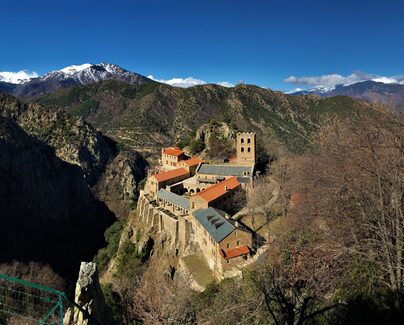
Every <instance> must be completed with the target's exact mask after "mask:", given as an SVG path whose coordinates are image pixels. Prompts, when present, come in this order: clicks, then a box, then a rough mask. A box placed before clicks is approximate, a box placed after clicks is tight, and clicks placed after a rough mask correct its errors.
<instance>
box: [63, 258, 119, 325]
mask: <svg viewBox="0 0 404 325" xmlns="http://www.w3.org/2000/svg"><path fill="white" fill-rule="evenodd" d="M74 301H75V303H76V304H77V305H79V306H80V307H81V308H82V309H83V310H85V311H86V313H84V312H83V311H82V310H79V309H78V308H77V307H71V308H69V309H68V310H67V311H66V314H65V318H64V324H66V325H101V324H102V325H109V324H112V323H113V321H112V312H111V310H110V308H109V306H108V305H107V304H106V303H105V298H104V294H103V292H102V290H101V286H100V282H99V278H98V271H97V266H96V264H95V263H86V262H82V263H81V265H80V273H79V278H78V280H77V283H76V290H75V297H74Z"/></svg>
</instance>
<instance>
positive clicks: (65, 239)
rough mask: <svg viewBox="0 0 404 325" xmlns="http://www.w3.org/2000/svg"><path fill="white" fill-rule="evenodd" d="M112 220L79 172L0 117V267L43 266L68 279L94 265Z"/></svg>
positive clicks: (48, 147)
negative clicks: (84, 263)
mask: <svg viewBox="0 0 404 325" xmlns="http://www.w3.org/2000/svg"><path fill="white" fill-rule="evenodd" d="M114 220H115V218H114V216H113V214H112V213H111V212H110V211H109V209H108V208H107V207H106V205H105V204H104V203H102V202H99V201H98V200H96V199H95V198H94V196H93V195H92V193H91V191H90V188H89V187H88V184H87V183H86V182H85V180H84V178H83V172H82V170H81V168H80V167H79V166H76V165H72V164H69V163H67V162H65V161H63V160H61V159H60V158H59V157H57V156H56V154H55V150H54V149H53V148H52V147H50V146H48V145H46V144H45V143H43V142H42V141H40V140H37V139H36V138H34V137H33V136H31V135H29V134H27V133H26V132H25V131H24V130H23V129H22V128H21V127H20V126H19V125H17V123H15V122H14V121H13V120H11V119H6V118H3V117H0V224H1V227H0V262H2V261H11V260H20V261H41V262H45V263H49V264H51V265H52V267H53V268H54V269H55V271H56V272H59V273H60V274H62V275H63V276H65V277H67V278H72V277H75V276H76V274H77V268H78V262H79V261H81V260H83V259H92V257H93V256H94V254H95V253H96V252H97V250H98V248H99V247H100V246H102V245H103V244H104V236H103V233H104V231H105V229H106V228H107V227H108V226H109V225H110V224H112V223H113V221H114Z"/></svg>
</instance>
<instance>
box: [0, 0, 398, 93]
mask: <svg viewBox="0 0 404 325" xmlns="http://www.w3.org/2000/svg"><path fill="white" fill-rule="evenodd" d="M0 31H1V34H0V71H9V72H10V71H11V72H16V71H20V70H27V71H35V72H36V73H38V74H39V75H41V74H43V73H45V72H48V71H50V70H55V69H60V68H63V67H65V66H68V65H72V64H82V63H86V62H90V63H99V62H104V61H106V62H111V63H115V64H118V65H120V66H122V67H124V68H126V69H128V70H130V71H135V72H138V73H141V74H144V75H153V76H154V78H157V79H164V80H168V79H171V78H173V77H178V78H186V77H190V76H192V77H194V78H197V79H200V80H204V81H206V82H219V81H227V82H230V83H232V84H235V83H237V82H238V81H240V80H242V81H244V82H245V83H251V84H257V85H260V86H265V87H270V88H273V89H279V90H288V89H292V88H295V87H303V88H307V87H311V86H314V85H316V84H323V85H332V83H333V82H334V83H335V81H333V80H342V81H344V80H348V81H349V80H351V79H352V80H356V79H355V78H359V79H360V78H362V77H363V78H365V79H366V78H371V77H375V78H376V77H377V78H380V77H392V76H398V75H403V74H404V0H380V1H372V0H366V1H365V0H350V1H346V0H333V1H328V0H323V1H317V0H267V1H264V0H261V1H260V0H244V1H241V0H203V1H202V0H201V1H196V0H184V1H182V0H181V1H170V0H161V1H157V0H147V1H144V0H143V1H135V0H132V1H130V0H97V1H96V0H0ZM329 75H338V76H339V77H341V78H342V79H341V78H339V77H335V76H334V77H332V76H329ZM290 76H294V77H295V78H289V79H287V78H288V77H290ZM319 76H324V77H323V78H322V79H321V78H320V79H319ZM350 76H351V79H349V78H350ZM358 76H359V77H358ZM361 76H362V77H361ZM305 77H313V78H317V79H308V78H305ZM344 78H346V79H344ZM285 79H287V80H288V81H289V82H285V81H284V80H285Z"/></svg>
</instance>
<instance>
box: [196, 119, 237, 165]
mask: <svg viewBox="0 0 404 325" xmlns="http://www.w3.org/2000/svg"><path fill="white" fill-rule="evenodd" d="M236 133H237V131H236V130H235V129H234V128H233V127H231V126H230V125H228V124H227V123H225V122H216V121H211V122H209V123H207V124H204V125H202V126H201V127H200V128H199V129H198V130H197V131H196V135H195V139H196V140H200V141H203V143H204V144H205V149H204V150H203V151H202V152H201V153H200V156H201V158H202V159H205V160H218V162H224V161H225V160H227V159H228V158H230V157H231V156H234V155H235V149H236Z"/></svg>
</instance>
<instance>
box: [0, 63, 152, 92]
mask: <svg viewBox="0 0 404 325" xmlns="http://www.w3.org/2000/svg"><path fill="white" fill-rule="evenodd" d="M111 79H114V80H121V81H125V82H128V83H130V84H132V85H137V84H143V83H148V82H151V80H150V79H148V78H146V77H144V76H142V75H140V74H137V73H134V72H129V71H127V70H125V69H123V68H121V67H119V66H117V65H115V64H110V63H100V64H90V63H85V64H82V65H71V66H68V67H66V68H63V69H61V70H56V71H51V72H48V73H46V74H45V75H43V76H42V77H38V78H32V79H29V80H22V81H20V82H19V83H17V84H13V83H9V82H1V81H0V90H2V91H5V92H7V93H9V94H12V95H14V96H17V97H31V96H37V95H43V94H49V93H51V92H53V91H55V90H58V89H61V88H66V87H71V86H76V85H87V84H91V83H96V82H99V81H103V80H111Z"/></svg>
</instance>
